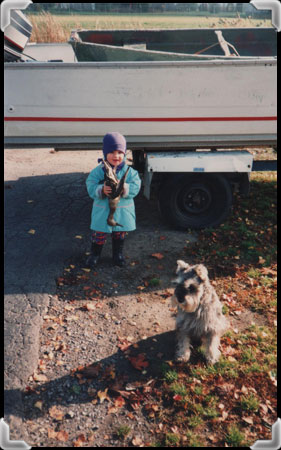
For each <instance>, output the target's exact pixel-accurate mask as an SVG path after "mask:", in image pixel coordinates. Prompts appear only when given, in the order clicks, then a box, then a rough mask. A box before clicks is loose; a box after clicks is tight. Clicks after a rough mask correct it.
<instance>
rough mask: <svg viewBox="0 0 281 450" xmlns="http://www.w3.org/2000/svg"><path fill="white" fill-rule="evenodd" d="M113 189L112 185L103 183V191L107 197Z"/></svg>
mask: <svg viewBox="0 0 281 450" xmlns="http://www.w3.org/2000/svg"><path fill="white" fill-rule="evenodd" d="M111 192H112V189H111V187H110V186H107V184H105V183H104V185H103V193H104V195H106V196H107V197H108V196H109V195H110V194H111Z"/></svg>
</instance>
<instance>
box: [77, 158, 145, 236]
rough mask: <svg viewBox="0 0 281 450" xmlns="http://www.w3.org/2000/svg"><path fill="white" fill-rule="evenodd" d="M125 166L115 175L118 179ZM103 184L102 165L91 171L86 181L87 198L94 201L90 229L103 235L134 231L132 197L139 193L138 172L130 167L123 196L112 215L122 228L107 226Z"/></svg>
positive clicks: (125, 168)
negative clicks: (102, 191)
mask: <svg viewBox="0 0 281 450" xmlns="http://www.w3.org/2000/svg"><path fill="white" fill-rule="evenodd" d="M127 168H128V166H127V164H125V165H124V167H122V169H121V170H120V171H119V172H118V173H117V177H118V178H119V179H120V178H122V176H123V175H124V173H125V172H126V170H127ZM103 184H104V171H103V168H102V164H100V165H98V166H97V167H96V168H95V169H93V170H92V171H91V172H90V174H89V176H88V178H87V180H86V186H87V190H88V194H89V196H90V197H91V198H92V199H93V200H94V203H93V209H92V217H91V227H90V228H91V229H92V230H94V231H103V232H104V233H112V231H133V230H135V229H136V215H135V203H134V197H135V196H136V195H137V194H138V193H139V191H140V187H141V180H140V177H139V174H138V172H137V171H136V170H135V169H133V168H132V167H130V169H129V172H128V175H127V179H126V183H125V193H124V196H122V197H121V198H120V202H119V203H118V205H117V208H116V211H115V213H114V219H115V221H116V222H118V223H120V224H121V225H123V227H118V226H117V227H111V226H110V225H108V224H107V217H108V214H109V203H108V197H105V198H104V197H103V196H102V194H101V189H102V186H103Z"/></svg>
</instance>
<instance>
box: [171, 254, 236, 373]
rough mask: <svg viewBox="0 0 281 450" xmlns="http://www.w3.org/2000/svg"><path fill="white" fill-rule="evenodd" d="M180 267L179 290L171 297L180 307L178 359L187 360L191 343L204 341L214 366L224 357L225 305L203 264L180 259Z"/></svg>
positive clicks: (178, 267)
mask: <svg viewBox="0 0 281 450" xmlns="http://www.w3.org/2000/svg"><path fill="white" fill-rule="evenodd" d="M177 264H178V266H177V270H176V273H177V278H176V280H175V283H176V288H175V292H174V295H173V297H172V301H173V304H174V305H177V308H178V312H177V317H176V332H177V349H176V359H177V360H178V361H188V360H189V358H190V347H191V342H192V341H195V342H196V341H197V342H198V341H199V342H200V341H201V342H203V345H204V346H205V349H206V359H207V362H208V363H210V364H214V363H215V362H216V361H218V359H219V357H220V354H221V352H220V351H219V345H220V337H221V335H222V334H223V332H224V331H226V329H227V328H228V322H227V320H226V318H225V317H224V315H223V314H222V304H221V303H220V301H219V298H218V296H217V294H216V291H215V289H214V288H213V286H212V285H211V284H210V281H209V277H208V270H207V268H206V267H205V266H204V265H203V264H196V265H194V266H190V265H189V264H187V263H185V262H184V261H181V260H179V261H177Z"/></svg>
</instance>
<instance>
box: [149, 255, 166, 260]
mask: <svg viewBox="0 0 281 450" xmlns="http://www.w3.org/2000/svg"><path fill="white" fill-rule="evenodd" d="M151 256H152V257H153V258H156V259H159V260H160V259H163V258H164V255H162V253H152V255H151Z"/></svg>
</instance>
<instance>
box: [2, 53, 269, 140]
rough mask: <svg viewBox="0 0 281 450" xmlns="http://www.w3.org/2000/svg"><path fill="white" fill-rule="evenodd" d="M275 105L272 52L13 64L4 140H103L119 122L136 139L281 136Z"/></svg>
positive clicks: (7, 80)
mask: <svg viewBox="0 0 281 450" xmlns="http://www.w3.org/2000/svg"><path fill="white" fill-rule="evenodd" d="M276 104H277V66H276V60H275V59H271V58H269V59H264V60H256V61H216V60H213V61H200V62H197V63H194V62H161V63H160V62H151V63H150V62H142V63H136V62H128V63H73V64H71V63H61V64H60V63H42V64H41V63H24V64H16V65H15V64H6V65H5V107H4V108H5V145H6V147H9V146H10V147H11V146H18V145H25V146H36V145H37V146H38V145H39V146H46V145H52V146H61V147H73V146H74V147H78V148H100V145H101V142H102V137H103V135H104V134H105V133H107V132H109V131H115V130H118V131H119V132H120V133H122V134H124V135H125V136H126V138H127V140H128V146H131V148H143V147H146V148H154V147H155V148H159V147H160V148H161V147H162V148H173V147H183V148H187V147H206V146H207V147H210V146H214V147H218V146H225V145H230V146H231V145H232V146H236V145H249V144H251V143H253V144H255V145H256V144H272V145H274V143H275V142H276V115H277V106H276ZM20 142H21V143H22V144H20Z"/></svg>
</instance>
